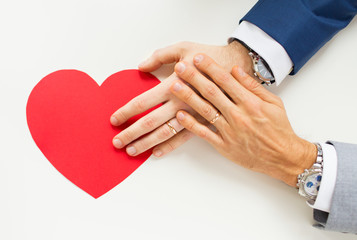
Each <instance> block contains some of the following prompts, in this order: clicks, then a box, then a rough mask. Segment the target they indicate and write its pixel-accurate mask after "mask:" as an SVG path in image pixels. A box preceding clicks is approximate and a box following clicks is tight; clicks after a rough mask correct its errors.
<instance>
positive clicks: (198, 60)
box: [193, 55, 203, 63]
mask: <svg viewBox="0 0 357 240" xmlns="http://www.w3.org/2000/svg"><path fill="white" fill-rule="evenodd" d="M202 60H203V55H197V56H196V57H195V58H194V59H193V61H195V63H200V62H202Z"/></svg>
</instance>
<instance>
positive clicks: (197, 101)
mask: <svg viewBox="0 0 357 240" xmlns="http://www.w3.org/2000/svg"><path fill="white" fill-rule="evenodd" d="M171 91H172V92H173V94H175V96H176V97H178V98H179V99H181V100H182V101H183V102H185V103H186V104H188V105H189V106H191V107H192V108H193V109H194V110H195V111H196V112H197V113H198V114H200V115H201V116H202V117H204V118H205V119H206V120H207V121H209V122H210V121H212V120H213V119H215V118H216V114H217V112H218V111H217V109H215V108H214V107H213V106H212V105H211V104H210V103H209V102H207V101H206V100H204V99H202V98H201V97H200V96H198V95H197V93H196V92H194V91H193V90H192V89H191V88H190V87H188V86H187V85H186V84H184V83H183V82H182V81H180V80H178V81H176V82H174V84H173V85H172V86H171ZM226 124H227V122H226V121H225V119H224V118H223V117H221V118H220V119H219V120H218V121H215V122H214V125H215V126H216V127H217V128H218V130H220V129H222V128H223V127H224V126H225V125H226Z"/></svg>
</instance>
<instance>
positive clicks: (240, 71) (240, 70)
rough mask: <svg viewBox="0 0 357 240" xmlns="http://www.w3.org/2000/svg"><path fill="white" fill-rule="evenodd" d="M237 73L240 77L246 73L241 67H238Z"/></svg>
mask: <svg viewBox="0 0 357 240" xmlns="http://www.w3.org/2000/svg"><path fill="white" fill-rule="evenodd" d="M238 74H239V75H241V76H242V77H244V76H245V75H246V73H245V72H244V71H243V69H242V68H241V67H238Z"/></svg>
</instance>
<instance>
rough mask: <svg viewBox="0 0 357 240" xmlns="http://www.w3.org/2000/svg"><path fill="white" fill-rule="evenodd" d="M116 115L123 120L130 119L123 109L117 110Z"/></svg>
mask: <svg viewBox="0 0 357 240" xmlns="http://www.w3.org/2000/svg"><path fill="white" fill-rule="evenodd" d="M114 115H115V117H116V118H118V120H119V121H121V122H125V121H126V120H128V117H127V115H126V114H125V113H124V111H122V110H119V111H117V112H116V113H115V114H114Z"/></svg>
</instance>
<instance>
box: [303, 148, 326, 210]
mask: <svg viewBox="0 0 357 240" xmlns="http://www.w3.org/2000/svg"><path fill="white" fill-rule="evenodd" d="M314 144H315V145H316V147H317V158H316V162H315V163H314V165H312V167H311V168H310V169H305V171H304V172H303V173H301V174H299V176H298V183H297V187H298V188H299V194H300V195H301V196H303V197H305V198H306V199H307V202H308V203H309V204H311V205H313V204H314V203H315V200H316V197H317V194H318V192H319V190H320V184H321V179H322V171H323V153H322V148H321V145H320V144H319V143H314Z"/></svg>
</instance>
